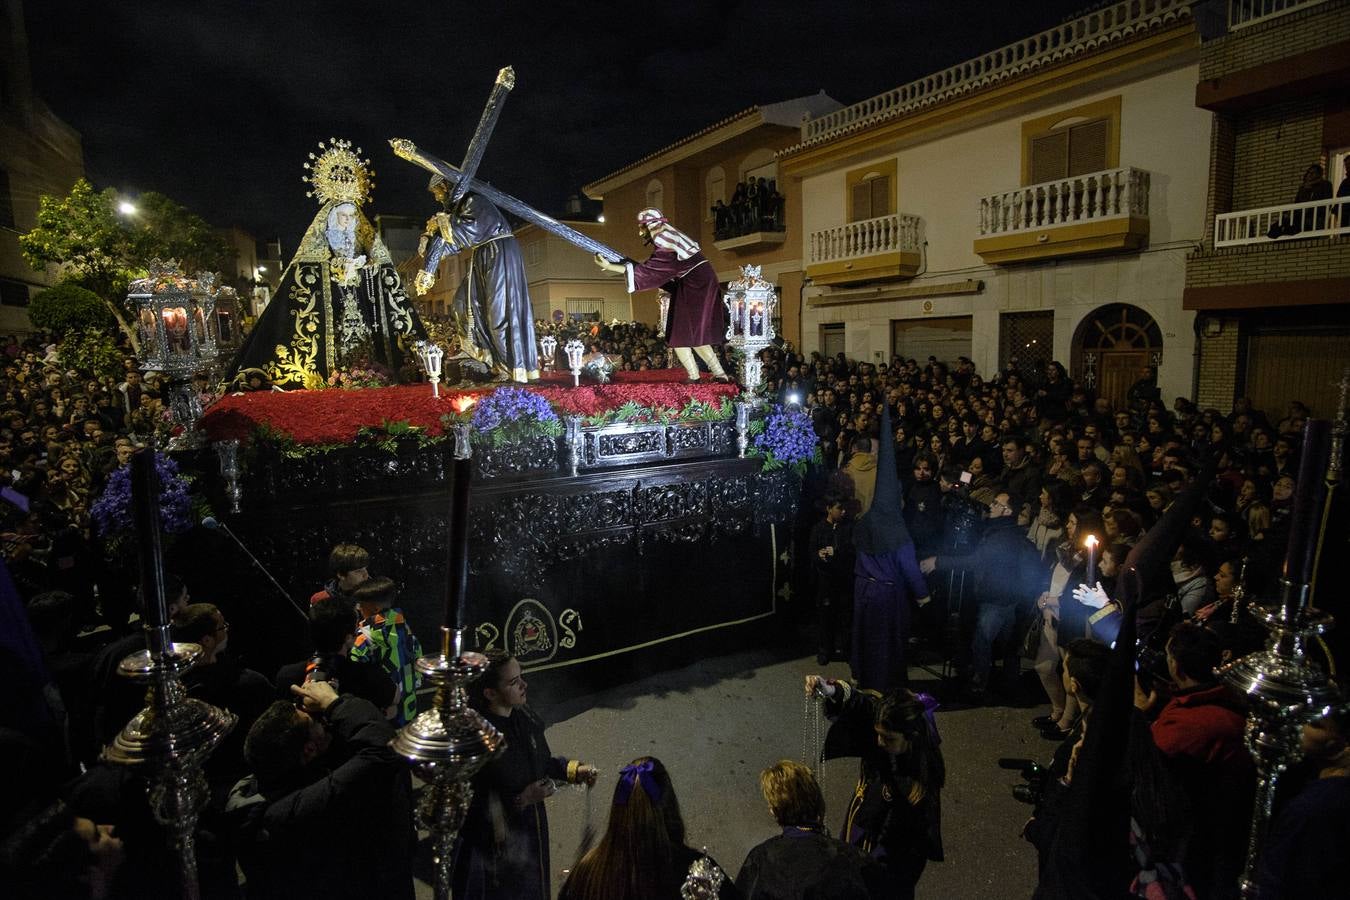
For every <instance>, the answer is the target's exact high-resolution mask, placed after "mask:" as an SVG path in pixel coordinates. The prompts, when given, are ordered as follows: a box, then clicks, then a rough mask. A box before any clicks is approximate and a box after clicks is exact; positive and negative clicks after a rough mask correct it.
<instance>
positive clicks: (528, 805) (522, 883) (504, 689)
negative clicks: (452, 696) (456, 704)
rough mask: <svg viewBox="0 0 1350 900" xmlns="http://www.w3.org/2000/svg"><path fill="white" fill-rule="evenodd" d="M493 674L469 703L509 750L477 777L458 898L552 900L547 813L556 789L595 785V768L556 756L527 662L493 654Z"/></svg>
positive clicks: (461, 849) (461, 848) (459, 857)
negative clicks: (531, 699) (529, 697)
mask: <svg viewBox="0 0 1350 900" xmlns="http://www.w3.org/2000/svg"><path fill="white" fill-rule="evenodd" d="M487 659H488V669H487V671H486V672H484V673H483V675H482V677H480V678H479V679H478V680H477V681H476V682H474V684H473V695H472V696H471V698H470V702H471V703H472V704H473V705H474V707H475V708H476V709H478V710H479V711H480V712H482V714H483V718H485V719H487V720H488V722H490V723H491V724H492V725H493V726H494V727H495V728H496V729H497V730H498V731H499V732H500V733H501V735H502V737H503V738H505V739H506V749H505V750H503V751H502V752H501V753H499V754H498V755H497V756H495V757H493V758H492V760H491V761H490V762H488V764H487V765H486V766H484V767H483V768H482V769H480V770H479V772H478V774H477V775H475V776H474V779H473V801H472V802H471V803H470V805H469V812H468V817H467V818H466V820H465V824H464V827H463V828H462V829H461V830H460V840H459V843H458V845H457V846H456V848H455V875H454V896H455V897H456V900H549V898H550V897H552V896H553V889H552V884H551V875H552V868H551V866H550V865H549V839H548V813H547V811H546V810H545V808H544V801H545V800H546V799H547V798H548V797H550V796H552V795H553V793H554V791H555V790H556V785H557V784H558V783H560V782H563V781H566V782H567V783H570V784H582V783H584V784H594V783H595V779H596V775H597V772H596V769H595V767H594V766H589V765H586V764H585V763H582V762H581V761H580V760H575V759H572V760H569V759H568V758H567V757H565V756H554V755H553V753H552V751H551V750H550V749H549V746H548V739H547V738H546V737H545V736H544V723H543V720H542V719H540V718H539V716H537V715H536V714H535V713H534V711H533V710H531V709H530V708H529V706H527V705H526V702H525V700H526V690H527V689H528V687H529V685H528V683H527V682H526V681H525V678H524V677H523V676H522V675H521V672H520V662H519V660H517V659H516V658H515V657H513V656H511V655H509V654H507V653H506V652H504V651H502V650H489V651H488V652H487Z"/></svg>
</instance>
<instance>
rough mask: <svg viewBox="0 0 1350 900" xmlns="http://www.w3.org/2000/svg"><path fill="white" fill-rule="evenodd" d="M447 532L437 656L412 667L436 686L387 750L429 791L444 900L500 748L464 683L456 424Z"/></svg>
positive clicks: (421, 816) (425, 811)
mask: <svg viewBox="0 0 1350 900" xmlns="http://www.w3.org/2000/svg"><path fill="white" fill-rule="evenodd" d="M454 436H455V451H454V453H455V460H454V481H453V484H452V488H451V505H450V529H449V545H450V552H449V564H448V567H447V568H448V575H449V579H448V580H449V589H448V591H447V596H446V608H445V624H443V625H442V626H441V652H440V654H439V655H437V656H430V657H423V658H421V659H419V660H418V661H417V671H418V672H420V673H421V674H422V677H423V679H425V680H426V681H427V682H428V683H430V684H432V685H434V686H435V688H436V692H435V696H434V699H433V701H432V704H431V708H430V709H428V710H427V711H426V712H424V713H421V714H420V715H418V716H417V718H415V719H413V720H412V721H411V722H409V723H408V724H407V725H405V726H403V728H402V729H400V730H399V732H398V734H397V735H396V736H395V737H394V740H393V741H392V742H390V745H389V746H390V748H391V749H392V750H393V751H394V753H396V754H398V755H399V756H401V757H403V758H404V759H405V760H407V761H408V764H409V765H411V766H412V768H413V771H414V772H416V773H417V775H418V777H420V778H421V779H422V780H423V781H425V782H426V783H427V785H428V786H429V789H428V790H426V791H425V792H424V793H423V794H422V798H421V800H420V801H419V802H418V804H417V820H418V825H419V826H420V827H422V828H426V829H427V830H429V831H430V832H431V842H432V860H433V865H434V867H435V871H436V883H435V896H436V900H450V884H451V876H452V875H453V873H454V859H453V857H452V855H451V854H452V852H453V850H454V846H455V840H456V838H458V836H459V831H460V829H461V828H463V827H464V818H465V816H467V815H468V812H469V803H470V802H471V801H472V800H473V785H472V783H471V782H472V779H473V776H474V775H475V774H477V773H478V770H479V769H481V768H482V767H483V766H484V765H485V764H486V763H487V762H488V760H490V759H492V757H493V756H495V755H496V754H497V753H499V752H500V751H501V750H502V749H504V747H505V746H506V741H505V739H504V738H503V737H502V735H501V732H499V731H497V729H496V728H495V727H493V725H492V723H491V722H489V721H488V720H487V719H486V718H484V717H483V716H482V714H481V713H479V712H478V711H477V710H475V709H473V708H472V707H471V706H470V705H469V693H468V684H469V682H471V681H474V680H475V679H477V678H479V677H481V676H482V674H483V673H484V672H485V671H487V666H488V662H487V657H485V656H483V655H482V654H477V653H474V654H466V653H465V652H464V632H465V623H466V618H465V615H466V613H465V591H466V587H467V582H468V572H469V560H468V534H469V523H468V519H469V481H470V478H471V477H472V475H471V473H472V469H471V463H472V458H471V457H472V447H471V445H470V443H469V427H468V426H467V425H456V426H455V428H454Z"/></svg>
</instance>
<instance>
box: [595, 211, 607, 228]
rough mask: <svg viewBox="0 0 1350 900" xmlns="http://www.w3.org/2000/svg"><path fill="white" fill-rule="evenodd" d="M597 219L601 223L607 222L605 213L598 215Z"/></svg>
mask: <svg viewBox="0 0 1350 900" xmlns="http://www.w3.org/2000/svg"><path fill="white" fill-rule="evenodd" d="M595 221H597V222H599V223H600V224H601V225H603V224H605V214H604V213H601V214H600V215H598V216H596V217H595Z"/></svg>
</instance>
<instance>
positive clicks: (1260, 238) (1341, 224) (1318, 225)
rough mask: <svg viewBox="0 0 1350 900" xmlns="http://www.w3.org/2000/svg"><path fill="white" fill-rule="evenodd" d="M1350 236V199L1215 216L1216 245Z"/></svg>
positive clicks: (1227, 245)
mask: <svg viewBox="0 0 1350 900" xmlns="http://www.w3.org/2000/svg"><path fill="white" fill-rule="evenodd" d="M1334 234H1350V199H1347V198H1345V197H1341V198H1339V199H1330V200H1310V201H1308V202H1306V203H1286V204H1285V205H1283V206H1263V207H1261V208H1260V209H1244V210H1242V211H1240V212H1231V213H1223V214H1221V215H1217V216H1215V217H1214V246H1215V247H1240V246H1242V245H1243V244H1268V243H1270V242H1271V241H1273V240H1279V239H1281V238H1294V237H1299V238H1319V237H1330V236H1331V235H1334Z"/></svg>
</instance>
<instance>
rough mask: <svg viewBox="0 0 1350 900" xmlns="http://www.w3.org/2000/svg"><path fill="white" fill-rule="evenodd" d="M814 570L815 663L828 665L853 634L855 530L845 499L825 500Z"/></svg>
mask: <svg viewBox="0 0 1350 900" xmlns="http://www.w3.org/2000/svg"><path fill="white" fill-rule="evenodd" d="M810 558H811V569H812V571H813V573H814V574H815V582H816V585H815V587H816V641H817V652H816V662H817V663H819V664H820V665H822V666H823V665H827V664H828V663H829V661H830V659H831V658H832V657H833V656H834V652H835V648H837V647H838V646H840V643H839V642H840V635H841V634H850V633H851V631H850V628H849V627H848V626H849V624H850V623H851V621H852V618H853V616H852V612H853V590H852V580H853V530H852V528H851V527H850V525H849V522H848V521H847V519H846V517H845V507H844V498H843V497H841V496H839V495H838V494H828V495H826V497H825V518H823V519H821V520H820V521H819V522H817V523H816V524H815V525H814V526H812V528H811V557H810Z"/></svg>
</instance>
